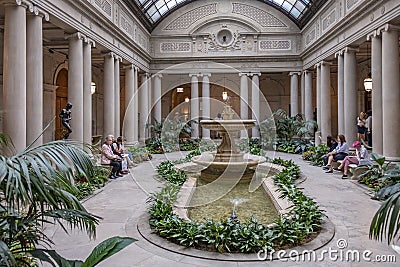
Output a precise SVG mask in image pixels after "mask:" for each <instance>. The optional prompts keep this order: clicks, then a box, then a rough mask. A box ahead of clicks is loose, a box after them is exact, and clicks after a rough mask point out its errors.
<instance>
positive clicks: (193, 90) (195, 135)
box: [189, 74, 199, 139]
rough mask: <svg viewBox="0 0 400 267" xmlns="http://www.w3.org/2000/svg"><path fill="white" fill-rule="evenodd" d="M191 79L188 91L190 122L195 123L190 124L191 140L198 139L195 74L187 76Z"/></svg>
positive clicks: (197, 79)
mask: <svg viewBox="0 0 400 267" xmlns="http://www.w3.org/2000/svg"><path fill="white" fill-rule="evenodd" d="M189 77H190V78H191V89H190V90H191V91H190V120H192V121H195V122H197V123H192V124H191V128H192V133H191V137H192V138H193V139H196V138H199V124H198V122H199V78H198V77H197V74H189Z"/></svg>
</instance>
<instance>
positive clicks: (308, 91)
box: [304, 71, 313, 120]
mask: <svg viewBox="0 0 400 267" xmlns="http://www.w3.org/2000/svg"><path fill="white" fill-rule="evenodd" d="M312 79H313V78H312V72H311V71H305V72H304V80H305V81H304V109H305V111H304V115H305V118H306V120H312V119H313V96H312V92H313V80H312Z"/></svg>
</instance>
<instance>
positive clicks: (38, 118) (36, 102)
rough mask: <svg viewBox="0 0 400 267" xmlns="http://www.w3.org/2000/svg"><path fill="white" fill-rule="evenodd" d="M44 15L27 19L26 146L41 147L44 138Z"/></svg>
mask: <svg viewBox="0 0 400 267" xmlns="http://www.w3.org/2000/svg"><path fill="white" fill-rule="evenodd" d="M42 19H43V16H42V15H35V14H30V15H28V16H27V19H26V27H27V28H26V44H27V46H26V50H27V58H26V99H27V101H26V114H27V115H26V116H27V118H29V119H28V120H26V144H27V145H30V144H31V143H32V142H33V141H35V139H37V140H36V142H35V144H34V145H41V144H42V143H43V137H42V135H41V133H42V130H43V44H42V42H43V32H42V24H43V23H42Z"/></svg>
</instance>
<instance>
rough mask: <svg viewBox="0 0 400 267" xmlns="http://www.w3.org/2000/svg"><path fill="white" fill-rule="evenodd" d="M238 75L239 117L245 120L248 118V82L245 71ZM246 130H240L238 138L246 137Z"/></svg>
mask: <svg viewBox="0 0 400 267" xmlns="http://www.w3.org/2000/svg"><path fill="white" fill-rule="evenodd" d="M239 76H240V118H241V119H242V120H247V119H248V118H249V111H248V103H249V84H248V81H247V74H246V73H239ZM248 137H249V135H248V132H247V130H242V131H240V138H242V139H245V138H248Z"/></svg>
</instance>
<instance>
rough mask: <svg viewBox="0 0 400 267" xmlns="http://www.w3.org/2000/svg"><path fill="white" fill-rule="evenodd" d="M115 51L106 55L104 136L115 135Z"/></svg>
mask: <svg viewBox="0 0 400 267" xmlns="http://www.w3.org/2000/svg"><path fill="white" fill-rule="evenodd" d="M114 86H115V84H114V53H108V54H106V55H105V57H104V93H103V96H104V97H103V98H104V100H103V106H104V108H103V112H104V115H103V121H104V123H103V125H104V126H103V129H104V130H103V131H104V133H103V137H104V138H105V137H106V136H107V135H110V134H112V135H115V130H114V127H115V125H114V119H115V103H114V95H115V94H114Z"/></svg>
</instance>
